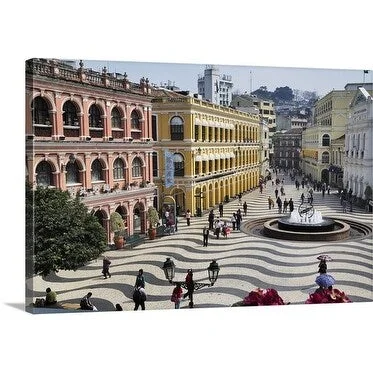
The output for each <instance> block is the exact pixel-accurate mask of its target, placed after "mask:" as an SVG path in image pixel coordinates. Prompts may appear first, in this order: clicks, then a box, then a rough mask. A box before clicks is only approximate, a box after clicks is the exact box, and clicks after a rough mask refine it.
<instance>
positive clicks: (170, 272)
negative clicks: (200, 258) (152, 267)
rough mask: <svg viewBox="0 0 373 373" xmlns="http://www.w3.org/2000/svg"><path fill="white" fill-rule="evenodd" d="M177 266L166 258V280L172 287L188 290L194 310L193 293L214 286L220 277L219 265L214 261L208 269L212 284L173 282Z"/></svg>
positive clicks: (190, 304)
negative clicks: (176, 286) (178, 286)
mask: <svg viewBox="0 0 373 373" xmlns="http://www.w3.org/2000/svg"><path fill="white" fill-rule="evenodd" d="M175 268H176V267H175V264H174V262H173V261H172V260H171V259H170V258H166V261H165V262H164V263H163V267H162V269H163V271H164V274H165V277H166V280H168V282H169V283H170V284H172V285H178V284H179V285H180V286H181V287H182V288H184V289H186V290H188V295H189V308H193V306H194V303H193V293H194V292H195V291H196V290H199V289H202V288H204V287H206V286H207V287H210V286H214V284H215V282H216V280H217V279H218V276H219V271H220V268H219V265H218V263H217V262H216V260H213V261H212V262H211V263H210V265H209V267H208V268H207V272H208V277H209V281H210V283H209V284H207V283H202V282H195V281H192V282H191V283H187V282H185V281H173V278H174V277H175Z"/></svg>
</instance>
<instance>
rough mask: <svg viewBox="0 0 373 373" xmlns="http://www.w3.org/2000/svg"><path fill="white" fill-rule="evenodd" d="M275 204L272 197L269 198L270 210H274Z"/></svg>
mask: <svg viewBox="0 0 373 373" xmlns="http://www.w3.org/2000/svg"><path fill="white" fill-rule="evenodd" d="M274 205H275V203H274V202H273V199H272V198H271V196H268V210H270V209H272V208H273V207H274Z"/></svg>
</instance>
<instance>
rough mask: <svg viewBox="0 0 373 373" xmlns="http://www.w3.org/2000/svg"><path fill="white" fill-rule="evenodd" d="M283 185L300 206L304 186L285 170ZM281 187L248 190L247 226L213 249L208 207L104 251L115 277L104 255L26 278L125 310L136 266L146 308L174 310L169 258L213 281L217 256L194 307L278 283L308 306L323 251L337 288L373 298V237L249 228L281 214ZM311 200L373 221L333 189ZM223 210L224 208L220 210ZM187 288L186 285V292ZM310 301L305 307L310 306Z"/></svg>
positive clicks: (41, 287)
mask: <svg viewBox="0 0 373 373" xmlns="http://www.w3.org/2000/svg"><path fill="white" fill-rule="evenodd" d="M279 177H280V179H282V178H283V177H284V189H285V193H286V195H285V196H284V198H285V197H286V198H287V199H289V198H293V200H294V202H295V203H294V208H295V209H297V208H298V206H299V204H300V195H301V193H302V192H306V188H305V189H302V187H300V189H299V190H297V189H296V188H295V186H294V182H293V181H291V180H290V178H289V177H288V176H286V175H279ZM274 190H275V186H273V185H272V183H271V181H268V182H267V184H266V187H265V188H264V190H263V193H260V191H259V188H257V189H255V190H253V191H252V192H248V193H246V194H244V195H243V197H242V203H243V202H244V201H246V202H247V204H248V213H247V216H244V219H243V223H242V227H241V231H232V232H231V233H230V234H229V236H228V237H227V238H224V237H222V236H220V238H219V239H216V237H215V236H214V235H213V234H212V233H211V234H210V237H209V244H208V246H207V247H204V246H203V243H202V230H203V227H205V226H208V221H207V215H208V214H207V213H205V214H204V215H203V216H202V217H192V219H191V225H190V226H187V224H186V220H185V218H182V217H180V218H179V223H178V230H177V232H175V234H171V235H169V236H163V237H158V238H156V239H155V240H148V239H146V240H145V242H144V243H143V244H141V245H139V246H136V247H134V248H132V249H124V250H111V251H107V252H105V255H106V256H107V257H108V258H109V259H110V260H111V266H110V273H111V277H110V278H107V279H104V277H103V275H102V258H103V256H102V257H100V258H98V259H97V260H95V261H93V262H91V263H89V264H87V265H86V266H84V267H82V268H80V269H79V270H77V271H75V272H74V271H60V272H58V273H56V274H53V275H50V276H48V277H47V278H45V279H42V277H40V276H36V277H34V278H33V279H32V280H31V279H30V280H28V281H27V286H28V287H33V288H34V293H33V297H34V299H35V298H39V297H44V296H45V289H46V288H47V287H50V288H52V290H54V291H56V292H57V296H58V301H59V302H61V303H65V304H67V305H68V307H69V306H70V307H71V308H74V307H75V306H76V305H78V304H79V300H80V299H81V298H82V297H83V296H84V295H85V294H87V293H88V292H89V291H90V292H92V293H93V295H92V303H93V304H94V305H95V306H96V307H97V308H98V310H99V311H114V310H115V304H117V303H119V304H120V305H121V306H122V308H123V310H127V311H130V310H133V308H134V302H133V300H132V291H133V288H134V284H135V279H136V275H137V273H138V270H139V269H140V268H142V269H143V270H144V276H145V281H146V286H145V290H146V293H147V301H146V310H160V309H173V308H174V304H173V303H172V302H171V301H170V297H171V293H172V290H173V286H172V285H171V284H169V283H168V281H167V280H166V279H165V276H164V272H163V270H162V266H163V263H164V261H165V260H166V258H168V257H170V258H171V259H172V260H173V261H174V263H175V265H176V275H175V278H174V281H184V279H185V276H186V272H187V270H188V269H189V268H192V269H193V271H194V281H197V282H205V283H206V282H208V278H207V267H208V266H209V264H210V262H211V261H212V260H213V259H216V261H217V262H218V264H219V267H220V272H219V277H218V280H217V282H216V283H215V285H214V286H213V287H204V288H202V289H200V290H197V291H196V292H195V294H194V303H195V308H212V307H230V306H231V305H232V304H234V303H235V302H238V301H241V300H242V299H243V298H244V297H245V296H246V295H247V294H248V293H249V292H250V291H252V290H255V289H256V288H264V289H266V288H274V289H276V290H277V291H278V293H279V295H280V296H281V297H282V299H283V300H284V302H285V303H290V304H292V305H301V304H304V303H305V301H306V300H307V298H308V295H309V294H310V293H313V292H314V291H315V290H316V288H317V287H318V286H317V285H316V283H315V278H316V276H317V275H318V260H317V259H316V258H317V256H318V255H320V254H327V255H329V256H330V257H331V258H332V261H331V262H329V263H328V273H329V274H331V275H332V276H333V277H334V278H335V280H336V284H335V288H337V289H339V290H342V291H344V292H345V293H346V295H347V296H348V297H349V298H350V300H351V301H352V302H369V301H372V298H373V296H372V264H373V259H372V241H371V239H372V236H371V234H368V235H366V236H364V237H357V238H356V237H351V238H350V239H348V240H344V241H334V242H321V241H320V242H316V241H315V242H306V241H304V242H302V241H286V240H275V239H271V238H268V237H264V236H260V235H251V234H246V233H245V232H244V230H245V225H246V224H247V223H248V222H250V221H251V220H253V219H257V218H261V217H268V219H270V218H273V217H275V216H278V210H277V208H274V209H271V210H269V209H268V202H267V200H268V196H269V195H270V196H272V198H274ZM313 205H314V207H315V209H316V210H317V211H320V212H321V214H322V216H328V217H332V218H335V219H343V218H344V219H348V220H354V221H358V222H361V223H364V224H365V225H369V226H370V227H371V226H372V214H371V213H369V212H366V211H364V210H362V209H359V208H357V207H354V208H353V211H352V212H350V211H348V212H347V213H343V208H342V206H341V203H340V199H339V197H338V192H337V190H335V189H332V190H331V192H330V195H328V194H327V193H325V196H324V197H323V196H322V193H321V192H314V201H313ZM238 208H241V210H242V206H240V205H239V204H238V199H234V200H232V201H230V202H228V203H226V204H224V213H223V219H226V220H229V218H230V217H231V216H232V214H233V213H234V212H236V211H237V209H238ZM214 212H215V216H218V215H219V212H218V208H217V207H216V208H215V209H214ZM184 292H186V290H184ZM304 307H306V305H304ZM180 308H181V309H189V307H188V300H187V299H185V300H182V302H181V307H180Z"/></svg>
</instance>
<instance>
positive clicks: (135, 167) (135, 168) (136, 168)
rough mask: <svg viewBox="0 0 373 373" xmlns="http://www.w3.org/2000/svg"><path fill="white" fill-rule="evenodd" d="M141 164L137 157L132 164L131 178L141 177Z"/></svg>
mask: <svg viewBox="0 0 373 373" xmlns="http://www.w3.org/2000/svg"><path fill="white" fill-rule="evenodd" d="M141 168H142V162H141V159H140V158H139V157H136V158H135V159H134V160H133V162H132V177H140V176H141Z"/></svg>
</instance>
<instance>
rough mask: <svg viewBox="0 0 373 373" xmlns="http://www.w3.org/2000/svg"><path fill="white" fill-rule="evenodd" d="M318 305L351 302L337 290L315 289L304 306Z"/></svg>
mask: <svg viewBox="0 0 373 373" xmlns="http://www.w3.org/2000/svg"><path fill="white" fill-rule="evenodd" d="M318 303H351V300H350V299H349V298H348V296H347V295H346V294H345V293H344V292H343V291H340V290H338V289H317V290H316V291H315V292H314V293H312V294H310V295H309V297H308V299H307V300H306V304H318Z"/></svg>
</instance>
